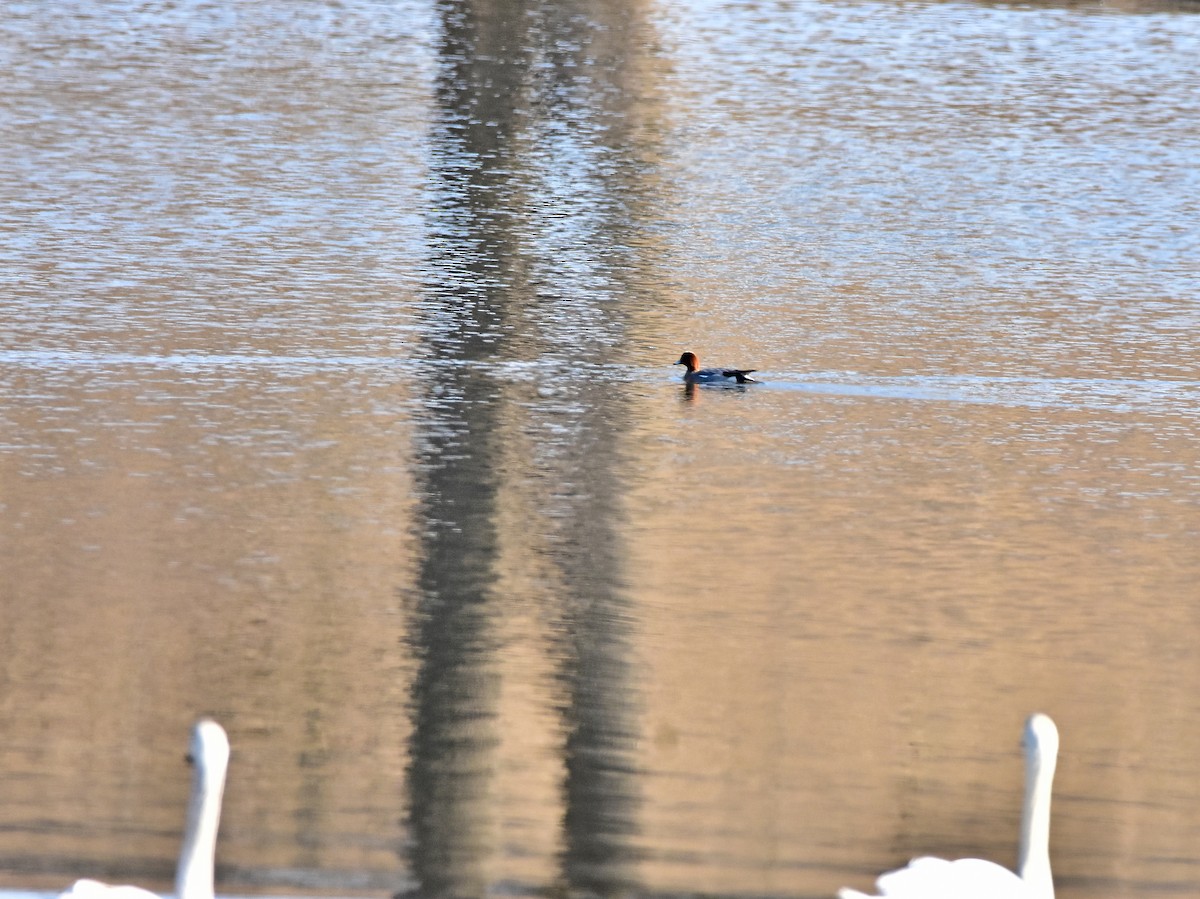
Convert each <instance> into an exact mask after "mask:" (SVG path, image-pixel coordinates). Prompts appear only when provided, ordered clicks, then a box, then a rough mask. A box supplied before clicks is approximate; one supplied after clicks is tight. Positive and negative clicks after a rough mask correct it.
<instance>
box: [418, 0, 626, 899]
mask: <svg viewBox="0 0 1200 899" xmlns="http://www.w3.org/2000/svg"><path fill="white" fill-rule="evenodd" d="M438 11H439V14H440V23H441V42H440V44H439V46H438V64H439V68H438V75H437V81H436V85H435V103H436V110H435V122H434V126H433V131H432V135H431V148H430V158H431V178H430V194H429V199H428V209H427V212H426V216H427V221H428V223H429V228H428V230H429V241H430V257H429V259H430V261H429V270H428V272H427V277H426V285H425V290H424V301H423V304H424V305H423V315H422V321H421V327H420V333H421V335H422V340H423V344H424V345H423V353H422V355H423V356H424V357H425V364H424V365H423V367H422V383H423V384H424V390H423V393H424V402H423V404H422V410H421V412H419V413H418V422H417V425H418V434H419V437H418V439H419V449H418V459H419V474H418V487H419V489H420V491H421V494H422V497H423V500H424V501H423V505H422V507H421V510H420V515H421V521H420V522H419V525H418V527H419V529H420V534H421V544H422V549H423V554H422V559H421V562H420V569H419V575H418V586H419V602H418V607H417V609H418V611H417V621H416V622H414V626H413V627H412V628H411V629H410V634H411V639H412V642H413V646H412V647H411V650H412V652H413V653H414V654H415V655H416V656H417V658H418V659H419V664H418V669H417V674H416V677H415V680H414V686H413V693H412V706H413V708H412V716H413V724H414V730H413V737H412V745H411V747H410V767H409V791H410V795H409V802H410V808H409V820H410V844H409V853H410V865H411V873H412V876H413V878H414V880H415V887H414V890H413V892H414V894H419V895H420V896H422V897H436V899H460V897H461V899H468V897H482V896H485V895H487V894H488V893H489V892H494V891H495V887H496V884H494V883H492V882H491V881H490V879H489V878H490V876H491V875H490V874H489V872H491V871H495V870H497V869H502V868H503V865H496V864H494V861H495V859H496V857H497V856H498V854H499V853H500V852H501V851H502V850H501V847H500V846H498V845H494V842H495V841H496V839H497V830H498V828H497V826H496V825H497V822H498V810H497V809H496V808H495V807H494V800H493V799H491V798H490V795H489V793H490V786H491V781H492V777H493V772H494V770H495V768H496V765H497V750H498V747H499V744H500V740H499V735H500V733H501V728H502V727H508V726H518V723H517V722H502V721H500V720H498V715H499V710H498V697H499V693H500V690H499V688H500V685H499V683H498V674H497V673H496V672H497V671H498V670H499V667H500V666H499V665H498V663H497V659H496V654H497V652H498V651H499V647H498V645H497V644H498V640H497V637H496V633H497V632H498V624H499V623H500V618H501V616H503V615H505V614H507V613H508V610H509V609H510V608H511V607H512V605H513V603H514V601H515V600H516V599H518V598H514V597H505V596H501V595H498V594H497V591H496V584H497V583H498V579H499V572H500V570H501V568H502V567H503V565H504V564H505V563H509V560H506V559H501V550H500V546H501V540H500V534H499V533H498V531H497V521H498V519H499V508H500V506H501V505H502V503H501V498H502V497H503V496H504V494H505V493H506V492H508V491H525V492H532V493H534V494H535V495H534V497H533V498H532V500H529V499H527V500H526V503H525V504H529V505H530V506H531V507H532V508H535V509H536V510H537V511H538V512H540V513H542V516H541V518H539V519H538V520H535V521H530V522H529V523H528V527H527V528H525V530H524V531H523V533H521V534H520V535H516V537H515V539H517V540H519V541H528V542H531V543H533V544H534V546H533V547H532V548H533V550H534V553H535V554H536V555H538V556H540V557H542V558H545V557H547V556H549V557H550V558H552V559H553V561H554V568H555V569H556V570H557V576H556V578H554V580H556V581H557V583H556V584H555V585H554V586H553V587H551V588H548V592H549V593H550V594H551V595H549V596H548V597H538V598H537V601H538V604H539V606H540V607H542V608H545V609H550V610H552V611H551V612H550V614H551V615H552V616H553V619H554V620H553V621H550V622H547V623H548V624H549V625H551V626H552V627H553V628H554V632H555V633H557V634H559V635H561V636H560V637H559V638H558V639H557V642H556V643H555V645H554V650H555V657H556V658H555V661H556V664H557V667H556V670H557V672H558V676H559V683H560V692H559V695H558V697H556V698H555V699H552V698H549V697H548V698H547V702H550V701H561V703H562V706H561V708H560V709H559V714H560V722H561V728H562V734H563V738H562V744H561V745H562V753H563V758H562V760H561V769H562V771H563V772H564V775H563V783H562V790H561V793H560V796H561V800H562V803H563V807H562V809H561V822H562V827H563V834H562V840H561V845H562V855H561V858H560V859H559V880H560V882H559V883H555V884H524V885H520V889H521V891H525V890H528V889H534V890H542V889H553V890H555V891H562V892H564V893H566V894H568V895H590V896H617V895H625V894H629V893H633V892H638V882H637V869H636V840H637V837H638V828H637V811H638V789H637V781H636V777H635V776H634V771H633V757H634V747H635V745H636V742H637V737H638V721H637V707H638V706H637V701H636V697H635V693H636V690H635V687H634V682H635V674H634V672H633V670H632V667H631V664H630V662H629V656H630V652H631V649H630V643H631V635H630V631H629V628H630V622H631V621H632V620H633V616H632V614H631V612H630V610H629V609H628V608H627V600H626V598H625V595H624V590H623V556H624V553H623V548H622V546H621V541H620V510H621V503H622V494H623V489H624V484H623V480H622V463H621V458H622V441H623V436H624V434H625V432H626V431H627V430H628V411H627V406H626V400H625V399H624V398H623V397H622V395H621V393H620V391H619V390H614V389H613V385H612V384H611V383H608V382H606V381H605V380H603V378H600V379H598V378H596V377H592V376H579V377H574V376H566V377H564V378H563V380H562V381H561V382H560V383H557V384H556V385H555V391H554V396H555V397H556V400H555V401H556V402H559V403H560V404H561V405H562V406H563V407H569V408H571V409H572V410H576V411H573V412H572V420H571V422H570V424H569V427H566V428H563V427H561V421H562V420H561V419H558V420H556V431H555V436H554V437H553V438H552V440H550V441H549V443H550V445H549V446H543V447H542V449H543V450H544V456H542V457H541V458H540V459H539V460H538V461H537V462H536V463H535V462H534V461H533V460H524V459H519V458H512V456H511V454H506V453H505V449H506V448H505V447H504V446H503V445H501V443H500V441H501V437H500V435H501V434H502V433H514V432H527V433H532V434H536V433H537V429H538V427H539V425H540V424H541V421H540V420H539V419H538V418H537V414H538V413H537V412H536V411H535V412H531V408H532V407H534V406H536V404H531V403H530V402H528V401H527V400H526V401H523V402H519V401H518V399H519V398H521V397H520V394H519V393H518V392H516V391H514V390H513V389H512V385H507V384H505V383H504V381H503V379H502V377H501V376H500V375H499V374H498V373H497V368H496V366H495V364H494V363H496V362H498V361H502V360H521V361H536V360H537V359H538V358H540V357H553V356H559V357H561V356H562V355H563V354H564V352H568V351H569V349H568V348H564V347H563V346H562V345H561V338H560V336H559V335H560V334H561V333H563V331H564V329H566V330H569V329H570V328H571V327H578V326H577V325H575V324H574V322H575V321H576V320H580V321H587V322H588V326H587V327H588V330H587V331H586V333H584V334H583V336H584V337H585V338H587V339H589V340H590V339H592V338H594V339H595V344H596V346H597V347H599V348H615V349H616V351H618V352H619V351H620V347H621V346H622V345H623V343H624V342H625V341H626V340H627V336H626V331H627V329H628V321H627V318H628V316H629V315H630V313H629V312H628V310H625V309H623V308H622V302H623V299H624V297H625V295H626V293H627V287H628V284H627V283H626V279H627V278H629V271H630V270H631V269H634V268H636V267H637V264H638V261H637V259H636V256H637V252H636V251H634V250H633V249H632V247H633V246H634V245H635V244H636V243H637V241H636V240H635V239H634V238H633V237H632V236H631V229H632V228H633V225H632V222H634V221H635V220H636V219H637V218H638V215H639V212H638V209H639V208H640V203H641V200H640V198H638V197H636V196H635V195H636V190H634V189H632V188H631V186H630V178H631V176H630V174H629V172H627V171H624V172H622V171H618V170H619V165H618V166H617V167H616V169H614V170H613V171H609V172H608V173H607V174H605V175H603V176H602V175H600V174H598V173H597V171H596V170H595V168H594V167H593V168H591V169H589V168H588V167H587V165H586V164H584V163H580V162H579V161H578V160H573V161H572V162H571V163H568V162H567V161H565V160H563V161H559V160H556V159H555V158H554V156H553V148H548V147H547V146H537V145H535V146H533V147H532V148H531V147H530V140H531V138H530V135H531V134H542V135H546V134H554V133H561V130H560V131H559V132H556V127H557V128H559V129H561V128H563V127H565V128H566V129H568V130H569V133H570V134H571V136H572V140H577V141H580V142H582V143H584V144H587V147H586V149H587V151H588V152H591V151H593V150H596V151H601V152H600V153H599V155H600V156H601V157H603V159H604V160H605V162H606V164H609V165H611V164H612V161H613V159H617V160H618V163H619V158H620V157H621V156H622V154H626V153H628V152H629V150H628V143H629V133H628V132H627V130H626V128H627V119H626V116H625V110H624V109H623V108H620V107H621V105H622V102H625V103H629V102H631V101H629V100H628V99H626V100H624V101H622V100H616V101H614V97H626V98H627V97H628V85H627V84H626V83H624V79H625V78H626V77H627V72H626V71H625V68H624V61H625V60H626V58H627V57H628V56H629V55H631V54H633V53H635V52H638V51H637V50H636V49H635V48H634V47H633V46H632V41H630V43H628V44H627V43H625V41H626V40H629V38H630V35H631V33H632V29H631V28H630V27H629V25H628V23H629V20H630V19H631V18H632V9H631V7H630V6H629V5H628V4H626V3H616V2H609V3H599V2H593V0H575V2H566V3H558V2H544V3H535V2H533V0H527V2H526V0H512V2H505V0H443V2H441V3H440V4H439V6H438ZM589 54H590V57H589ZM596 54H599V55H600V57H602V58H598V57H597V55H596ZM581 72H586V73H587V74H586V77H583V78H581V75H580V73H581ZM614 107H617V108H614ZM531 149H532V152H535V153H538V154H540V155H539V157H538V159H537V163H536V165H540V166H542V169H543V170H542V175H543V176H545V175H546V174H547V172H549V173H550V174H551V175H552V176H555V177H553V178H552V179H551V180H554V181H556V182H560V181H561V178H560V177H558V176H571V175H572V174H579V177H581V178H583V179H586V183H582V182H581V183H578V184H574V185H573V186H572V190H573V191H574V193H573V194H572V199H573V200H574V201H575V202H576V203H578V202H579V197H581V196H585V197H586V198H587V200H588V202H587V203H585V204H584V205H585V206H586V207H587V209H588V212H589V215H590V218H587V219H586V221H585V222H582V223H581V222H571V223H570V226H569V228H570V230H567V231H562V230H560V229H562V228H564V227H568V226H566V225H564V224H563V222H562V218H561V217H562V209H560V208H558V207H557V206H556V204H555V201H554V198H553V197H552V196H547V195H544V194H541V193H539V192H538V190H537V188H536V185H537V184H538V177H537V173H536V172H535V171H534V169H535V168H536V166H535V164H534V162H533V161H532V160H531V159H530V158H529V157H528V156H527V155H526V154H527V152H529V151H530V150H531ZM580 158H581V159H585V162H586V158H590V157H587V154H586V153H585V154H582V155H581V156H580ZM548 160H550V161H548ZM572 164H574V165H576V166H577V167H581V169H580V170H581V172H582V173H581V174H580V172H579V171H576V170H575V169H572V167H571V166H572ZM635 167H636V166H635ZM592 201H594V202H592ZM564 234H568V235H570V236H571V237H575V236H576V235H577V234H578V235H581V236H582V241H581V243H575V244H572V252H577V253H578V254H579V255H578V256H573V257H572V258H571V259H570V260H561V259H558V258H552V256H553V253H552V252H550V253H548V252H547V250H546V246H555V245H557V244H556V240H557V239H561V238H562V236H563V235H564ZM539 238H540V239H541V240H542V241H544V242H543V243H541V244H539ZM601 260H603V261H601ZM643 261H644V260H643ZM573 264H578V267H579V268H583V269H586V270H588V271H590V272H591V273H592V274H593V280H592V281H589V282H588V285H589V287H588V289H583V288H581V287H579V286H578V285H573V284H571V283H570V279H571V277H573V275H572V272H574V271H575V269H574V268H572V265H573ZM559 266H561V268H560V267H559ZM596 273H600V277H599V278H596ZM598 282H599V283H601V289H599V290H593V289H592V286H593V285H594V284H596V283H598ZM547 285H554V286H555V287H553V288H550V289H551V290H554V289H557V288H558V287H561V288H562V290H563V293H562V295H561V296H558V297H556V298H555V299H556V300H557V302H556V303H555V305H549V302H548V296H547ZM609 351H611V350H604V349H600V350H599V351H598V353H599V355H598V357H597V359H596V361H600V362H603V361H606V360H605V358H604V354H605V353H606V352H609ZM543 414H544V413H543ZM535 439H536V438H535ZM523 466H525V467H523ZM535 469H536V470H535ZM504 537H505V541H506V542H511V541H512V540H513V539H514V535H511V534H508V533H506V534H505V535H504ZM520 599H527V598H525V597H522V598H520ZM512 888H516V887H512Z"/></svg>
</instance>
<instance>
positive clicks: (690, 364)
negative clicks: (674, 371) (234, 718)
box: [675, 353, 700, 371]
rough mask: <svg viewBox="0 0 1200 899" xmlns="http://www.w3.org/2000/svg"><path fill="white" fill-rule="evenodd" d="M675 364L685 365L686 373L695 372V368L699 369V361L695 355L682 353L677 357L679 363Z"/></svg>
mask: <svg viewBox="0 0 1200 899" xmlns="http://www.w3.org/2000/svg"><path fill="white" fill-rule="evenodd" d="M675 364H676V365H686V366H687V370H688V371H695V370H696V369H697V368H699V367H700V360H699V359H697V358H696V354H695V353H684V354H683V355H682V356H680V357H679V361H678V362H676V363H675Z"/></svg>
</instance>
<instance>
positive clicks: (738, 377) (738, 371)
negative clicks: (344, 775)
mask: <svg viewBox="0 0 1200 899" xmlns="http://www.w3.org/2000/svg"><path fill="white" fill-rule="evenodd" d="M675 364H676V365H686V366H687V371H685V372H684V373H683V380H684V381H685V382H687V383H688V384H757V383H758V381H756V380H754V378H752V377H750V374H751V373H752V372H754V371H755V369H753V368H700V360H699V359H697V358H696V354H695V353H684V354H683V355H682V356H680V357H679V361H678V362H676V363H675Z"/></svg>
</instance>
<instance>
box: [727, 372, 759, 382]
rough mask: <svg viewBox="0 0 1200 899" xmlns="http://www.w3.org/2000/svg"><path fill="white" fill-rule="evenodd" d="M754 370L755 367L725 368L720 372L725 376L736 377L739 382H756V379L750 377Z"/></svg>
mask: <svg viewBox="0 0 1200 899" xmlns="http://www.w3.org/2000/svg"><path fill="white" fill-rule="evenodd" d="M756 371H758V369H757V368H727V369H725V371H723V372H721V374H722V375H724V376H725V377H727V378H737V382H738V383H739V384H757V383H758V381H756V380H755V379H754V378H752V377H750V375H752V374H753V373H754V372H756Z"/></svg>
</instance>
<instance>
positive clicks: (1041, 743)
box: [1021, 712, 1058, 759]
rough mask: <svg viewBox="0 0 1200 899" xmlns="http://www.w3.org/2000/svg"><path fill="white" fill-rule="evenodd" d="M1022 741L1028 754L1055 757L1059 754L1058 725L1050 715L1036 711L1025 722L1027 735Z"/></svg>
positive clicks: (1048, 757)
mask: <svg viewBox="0 0 1200 899" xmlns="http://www.w3.org/2000/svg"><path fill="white" fill-rule="evenodd" d="M1021 742H1022V744H1023V745H1024V746H1025V752H1026V754H1027V755H1029V756H1031V757H1033V758H1039V759H1053V758H1054V757H1055V756H1057V755H1058V727H1056V726H1055V724H1054V721H1053V720H1051V718H1050V716H1049V715H1043V714H1042V713H1041V712H1036V713H1034V714H1033V715H1030V716H1029V720H1028V721H1026V722H1025V736H1024V738H1023V739H1022V740H1021Z"/></svg>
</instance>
